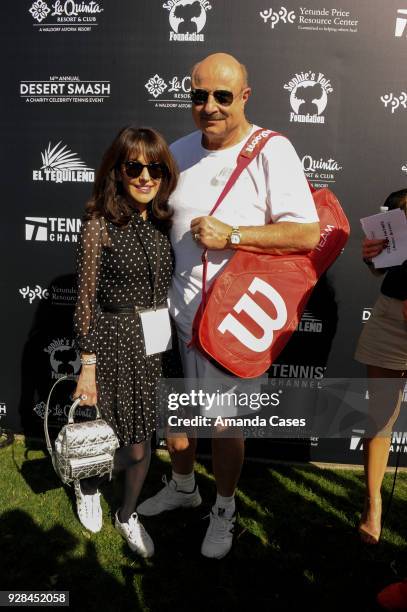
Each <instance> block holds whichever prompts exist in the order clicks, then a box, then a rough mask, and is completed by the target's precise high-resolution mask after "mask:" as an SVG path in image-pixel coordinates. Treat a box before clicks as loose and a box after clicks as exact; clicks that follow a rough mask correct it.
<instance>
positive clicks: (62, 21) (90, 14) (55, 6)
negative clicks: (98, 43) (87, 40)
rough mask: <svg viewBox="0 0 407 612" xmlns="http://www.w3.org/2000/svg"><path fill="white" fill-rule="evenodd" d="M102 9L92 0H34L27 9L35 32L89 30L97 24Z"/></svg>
mask: <svg viewBox="0 0 407 612" xmlns="http://www.w3.org/2000/svg"><path fill="white" fill-rule="evenodd" d="M103 11H104V8H103V7H102V6H101V2H94V1H93V0H91V1H89V0H88V1H83V2H73V0H66V1H63V0H56V2H49V1H48V2H44V0H35V2H33V3H32V4H31V8H29V9H28V12H29V13H30V14H31V17H32V18H33V26H34V27H35V28H36V30H37V32H90V31H91V30H92V29H93V28H96V27H97V26H98V25H99V17H100V14H101V13H103Z"/></svg>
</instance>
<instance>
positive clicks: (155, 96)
mask: <svg viewBox="0 0 407 612" xmlns="http://www.w3.org/2000/svg"><path fill="white" fill-rule="evenodd" d="M144 87H145V88H146V90H147V91H148V93H149V94H150V96H151V97H150V98H149V100H148V101H149V102H150V103H153V104H154V107H156V108H190V107H191V102H190V95H189V94H190V91H191V77H190V76H189V75H186V76H184V77H179V76H177V75H175V76H172V77H171V78H170V79H163V78H162V77H161V76H160V75H159V74H155V75H154V76H152V77H150V78H149V79H148V81H147V82H146V83H145V84H144Z"/></svg>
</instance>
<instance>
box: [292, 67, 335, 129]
mask: <svg viewBox="0 0 407 612" xmlns="http://www.w3.org/2000/svg"><path fill="white" fill-rule="evenodd" d="M284 89H285V90H287V91H288V92H289V94H290V105H291V113H290V121H291V122H294V123H325V116H324V114H323V113H324V111H325V109H326V106H327V104H328V95H329V94H331V93H332V92H333V90H334V89H333V87H332V84H331V81H330V80H329V79H328V78H327V77H326V76H325V75H324V74H323V73H322V72H312V71H308V72H299V73H298V72H297V73H296V74H295V75H294V76H293V77H292V78H291V79H290V80H289V81H288V83H286V84H285V85H284Z"/></svg>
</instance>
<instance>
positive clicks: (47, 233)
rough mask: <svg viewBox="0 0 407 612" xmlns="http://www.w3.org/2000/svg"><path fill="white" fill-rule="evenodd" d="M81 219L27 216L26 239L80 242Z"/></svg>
mask: <svg viewBox="0 0 407 612" xmlns="http://www.w3.org/2000/svg"><path fill="white" fill-rule="evenodd" d="M81 224H82V223H81V220H80V219H69V218H65V217H63V218H61V217H26V218H25V239H26V240H33V241H35V242H78V236H79V232H80V231H81Z"/></svg>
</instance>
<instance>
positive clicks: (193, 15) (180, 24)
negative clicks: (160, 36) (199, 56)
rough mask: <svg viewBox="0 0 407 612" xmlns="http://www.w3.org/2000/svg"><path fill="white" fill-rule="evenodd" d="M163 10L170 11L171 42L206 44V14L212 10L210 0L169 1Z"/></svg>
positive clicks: (165, 3)
mask: <svg viewBox="0 0 407 612" xmlns="http://www.w3.org/2000/svg"><path fill="white" fill-rule="evenodd" d="M163 8H164V9H166V10H167V11H169V21H170V26H171V31H170V35H169V40H170V41H175V42H204V40H205V35H204V34H203V33H202V31H203V29H204V27H205V24H206V14H207V11H210V10H211V9H212V5H211V4H210V2H209V0H168V1H167V2H164V4H163Z"/></svg>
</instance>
